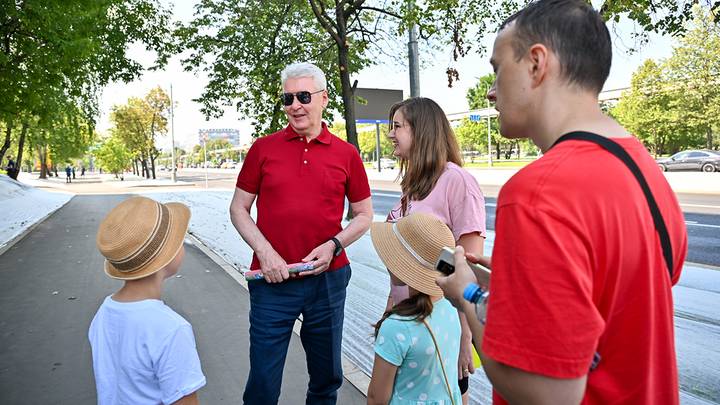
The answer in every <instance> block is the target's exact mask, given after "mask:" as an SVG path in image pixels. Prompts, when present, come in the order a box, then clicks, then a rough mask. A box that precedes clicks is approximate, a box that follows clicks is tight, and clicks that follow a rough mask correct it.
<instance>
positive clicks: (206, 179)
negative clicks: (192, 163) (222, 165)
mask: <svg viewBox="0 0 720 405" xmlns="http://www.w3.org/2000/svg"><path fill="white" fill-rule="evenodd" d="M203 156H204V159H205V188H208V164H207V141H205V140H204V139H203Z"/></svg>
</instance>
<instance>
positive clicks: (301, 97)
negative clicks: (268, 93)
mask: <svg viewBox="0 0 720 405" xmlns="http://www.w3.org/2000/svg"><path fill="white" fill-rule="evenodd" d="M323 91H325V90H318V91H316V92H313V93H310V92H309V91H298V92H297V93H283V94H282V102H283V105H285V107H289V106H291V105H292V103H293V100H294V99H295V97H297V99H298V101H299V102H300V104H308V103H310V100H312V95H313V94H317V93H320V92H323Z"/></svg>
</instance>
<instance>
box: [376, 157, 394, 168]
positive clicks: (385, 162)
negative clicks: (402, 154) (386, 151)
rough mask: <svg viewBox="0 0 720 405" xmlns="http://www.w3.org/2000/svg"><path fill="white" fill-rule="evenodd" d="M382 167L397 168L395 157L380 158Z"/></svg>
mask: <svg viewBox="0 0 720 405" xmlns="http://www.w3.org/2000/svg"><path fill="white" fill-rule="evenodd" d="M380 168H381V169H394V168H395V159H387V158H382V159H380Z"/></svg>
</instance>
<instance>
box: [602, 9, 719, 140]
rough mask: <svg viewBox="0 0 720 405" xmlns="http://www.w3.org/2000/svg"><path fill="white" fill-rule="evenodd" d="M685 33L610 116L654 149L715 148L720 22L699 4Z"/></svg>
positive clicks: (637, 77)
mask: <svg viewBox="0 0 720 405" xmlns="http://www.w3.org/2000/svg"><path fill="white" fill-rule="evenodd" d="M693 12H694V16H695V19H694V20H693V23H692V24H691V25H689V27H690V28H689V30H688V31H687V35H686V36H685V37H683V38H680V39H679V40H678V46H676V47H675V48H674V49H673V54H672V56H671V57H670V58H669V59H668V60H666V61H660V62H659V63H656V62H654V61H651V60H648V61H645V63H644V64H643V65H642V66H641V67H640V68H639V69H638V71H637V72H635V73H634V74H633V78H632V82H631V88H630V90H629V91H627V92H626V93H625V94H623V96H622V97H621V99H620V102H619V103H618V105H617V107H615V108H614V109H613V110H612V115H614V116H615V117H617V119H618V121H620V122H621V123H622V124H623V125H625V126H626V127H627V128H628V129H629V130H630V131H631V132H633V133H634V134H635V135H637V136H638V138H640V139H641V140H643V142H644V143H645V145H646V146H648V147H650V148H652V149H653V150H654V152H655V153H656V154H664V153H674V152H677V151H678V150H680V149H686V148H691V147H706V148H708V149H711V148H717V147H718V142H717V141H716V140H715V137H714V132H715V131H717V130H718V129H719V128H720V117H719V116H720V27H718V25H717V24H715V23H714V21H713V19H712V17H711V15H710V13H709V12H708V10H707V9H703V8H700V7H696V8H695V9H694V11H693Z"/></svg>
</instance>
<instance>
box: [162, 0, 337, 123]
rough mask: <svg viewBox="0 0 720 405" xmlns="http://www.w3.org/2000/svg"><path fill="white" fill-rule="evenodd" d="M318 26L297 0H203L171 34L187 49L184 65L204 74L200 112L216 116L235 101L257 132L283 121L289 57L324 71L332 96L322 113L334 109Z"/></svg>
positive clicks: (327, 52)
mask: <svg viewBox="0 0 720 405" xmlns="http://www.w3.org/2000/svg"><path fill="white" fill-rule="evenodd" d="M321 30H322V29H321V27H320V26H319V25H318V23H317V22H316V21H315V20H314V17H313V15H312V12H311V11H310V9H309V8H308V7H307V5H306V4H304V3H303V2H300V1H287V2H286V1H279V0H272V1H260V0H248V1H241V2H238V1H234V0H202V1H200V3H198V4H197V5H196V6H195V19H194V20H193V21H191V22H190V23H189V24H188V25H186V26H180V27H178V28H177V29H176V31H175V35H176V38H177V39H178V48H177V50H178V51H179V50H187V51H189V53H190V55H189V56H188V57H186V58H184V59H183V60H182V63H183V65H184V67H185V70H188V71H203V72H205V73H207V74H208V78H209V82H208V85H207V86H206V87H205V90H204V91H203V94H202V95H201V96H200V97H199V98H198V99H196V100H195V101H197V102H199V103H201V104H202V106H203V107H202V109H201V111H202V112H203V114H205V116H206V117H207V118H210V117H219V116H222V115H223V112H224V107H227V106H234V107H235V108H236V109H237V111H238V112H240V113H241V114H242V115H243V116H245V117H248V118H250V119H252V120H253V126H254V127H255V134H254V136H255V137H258V136H261V135H264V134H268V133H271V132H275V131H277V130H279V129H281V128H282V127H283V126H284V122H285V121H284V116H285V114H284V111H283V107H282V104H281V102H280V93H281V91H282V88H281V83H280V72H281V71H282V69H284V68H285V66H287V65H288V64H289V63H291V62H301V61H310V62H313V63H315V64H316V65H317V66H318V67H320V68H321V69H322V70H323V71H324V72H326V74H327V79H328V88H327V90H328V93H329V94H330V95H331V97H330V104H329V106H328V109H327V111H326V115H325V118H326V119H330V118H331V117H332V114H333V112H334V111H337V110H338V107H339V103H338V102H337V100H336V98H334V97H332V95H333V94H337V83H338V80H337V76H335V75H333V74H332V73H333V72H334V70H333V66H334V64H335V57H334V54H333V52H332V48H329V47H328V46H327V45H326V44H325V43H324V42H323V36H322V31H321ZM330 121H331V120H330Z"/></svg>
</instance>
